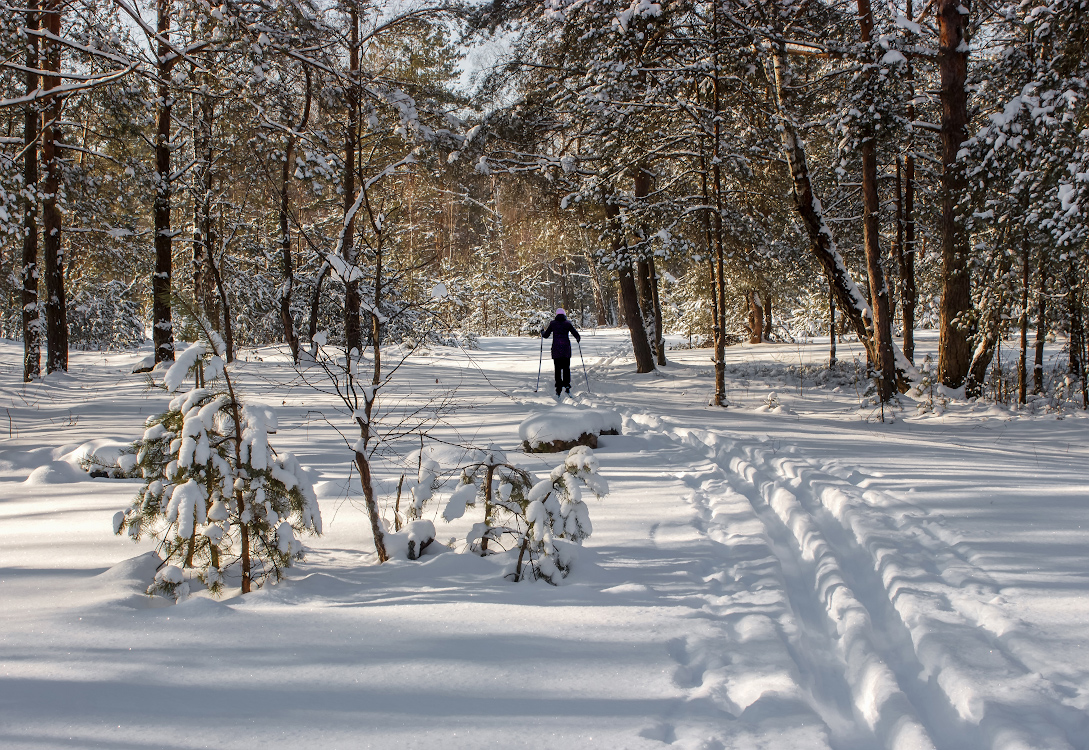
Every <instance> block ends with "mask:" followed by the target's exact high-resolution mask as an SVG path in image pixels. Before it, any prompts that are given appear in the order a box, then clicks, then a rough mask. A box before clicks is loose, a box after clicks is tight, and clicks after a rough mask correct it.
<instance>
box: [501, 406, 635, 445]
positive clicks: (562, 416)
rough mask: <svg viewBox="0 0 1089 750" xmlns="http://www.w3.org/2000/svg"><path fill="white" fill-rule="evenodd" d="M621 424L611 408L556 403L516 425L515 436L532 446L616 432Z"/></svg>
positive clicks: (619, 418) (617, 415)
mask: <svg viewBox="0 0 1089 750" xmlns="http://www.w3.org/2000/svg"><path fill="white" fill-rule="evenodd" d="M621 424H622V420H621V417H620V414H618V413H617V412H615V411H612V410H611V409H592V408H590V407H585V406H581V407H580V406H574V405H571V404H560V405H559V406H554V407H552V408H551V409H549V410H548V411H545V412H540V413H537V414H534V415H533V416H531V417H529V418H528V419H526V420H525V421H523V422H522V424H520V425H518V438H519V439H520V440H523V441H525V443H526V444H527V445H528V446H529V447H530V448H531V449H532V448H536V447H537V446H539V445H542V444H544V443H551V442H553V441H556V440H561V441H568V440H578V439H579V438H580V437H581V436H583V435H600V434H602V433H608V432H612V433H613V434H616V433H618V432H620V426H621Z"/></svg>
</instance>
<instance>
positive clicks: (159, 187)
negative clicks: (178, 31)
mask: <svg viewBox="0 0 1089 750" xmlns="http://www.w3.org/2000/svg"><path fill="white" fill-rule="evenodd" d="M170 10H171V0H158V14H159V24H158V33H159V45H158V49H157V51H156V53H157V54H158V58H159V66H158V75H159V97H158V99H157V101H156V105H155V106H156V117H157V123H156V128H155V172H156V184H155V203H154V207H153V214H154V217H153V218H154V232H155V235H154V236H155V273H154V275H153V276H152V277H151V297H152V302H151V306H152V314H151V318H152V343H153V345H154V347H155V363H156V364H158V363H159V362H170V361H173V359H174V325H173V321H172V317H171V310H170V293H171V273H172V258H171V232H170V192H171V191H170V177H171V174H170V124H171V121H170V117H171V111H172V105H173V98H172V96H171V92H170V75H171V70H172V68H173V64H172V63H171V62H170V60H171V56H170V54H171V50H170V44H169V36H170Z"/></svg>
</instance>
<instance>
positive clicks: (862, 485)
mask: <svg viewBox="0 0 1089 750" xmlns="http://www.w3.org/2000/svg"><path fill="white" fill-rule="evenodd" d="M919 335H920V336H921V338H922V341H921V345H922V347H923V348H925V349H930V350H932V349H933V345H934V341H933V339H932V338H928V337H927V332H925V331H924V332H920V334H919ZM480 345H481V349H479V350H474V351H471V352H468V353H466V352H464V351H462V350H458V349H446V348H437V349H435V350H433V351H432V352H431V353H430V354H429V355H428V356H426V357H421V358H415V359H413V360H410V362H409V363H408V364H407V365H406V366H405V367H404V368H403V369H402V370H401V371H400V372H399V373H398V375H397V376H396V379H395V380H394V385H393V388H392V389H391V393H390V394H385V395H384V396H383V398H384V399H385V400H384V401H383V404H385V405H387V406H388V407H389V408H390V409H391V410H392V412H393V414H392V415H391V416H392V417H396V415H397V414H402V413H404V414H407V413H411V412H412V411H413V410H415V409H418V408H420V407H422V406H426V405H427V404H428V403H429V402H430V403H435V402H437V401H439V400H441V399H443V398H445V399H447V401H446V403H449V404H451V405H452V407H453V408H448V409H444V410H443V411H442V414H441V417H440V420H439V423H438V424H436V425H435V426H434V427H433V428H432V429H431V435H432V436H433V437H435V438H439V439H441V440H443V441H446V442H445V443H443V444H441V450H436V455H438V456H439V457H440V458H442V459H443V460H442V461H440V464H442V466H443V469H450V468H453V466H455V465H456V464H457V462H458V461H459V460H460V459H461V454H460V453H459V449H458V448H457V447H455V446H457V445H466V444H471V445H474V446H477V447H487V446H489V445H492V444H496V445H498V446H499V447H501V448H502V449H504V450H506V451H507V453H508V456H509V457H510V458H512V459H514V460H516V461H517V462H518V463H519V464H520V465H522V466H524V467H525V468H527V469H529V470H531V471H533V472H535V473H536V474H537V475H538V476H547V473H548V471H549V470H550V469H551V468H552V467H553V466H555V464H556V461H557V460H558V459H557V457H556V456H554V455H539V454H533V455H526V454H522V453H521V452H520V450H519V449H518V445H519V443H520V436H519V425H520V424H521V423H522V422H523V421H524V420H526V419H527V418H528V417H530V416H531V415H532V414H535V413H540V412H542V411H543V410H544V409H546V408H547V407H550V406H552V405H553V404H554V403H555V402H554V401H553V400H552V399H551V398H550V397H548V396H545V395H543V394H535V393H534V392H533V379H534V377H535V376H536V372H537V355H538V342H537V341H536V340H535V339H528V338H527V339H498V338H482V339H480ZM826 346H827V345H826V343H825V344H820V343H813V344H804V345H803V344H774V345H773V344H763V345H757V346H747V345H746V346H737V347H732V348H730V349H728V350H727V356H728V358H729V365H728V370H727V385H728V387H729V389H730V390H729V394H728V395H729V398H730V401H731V404H732V406H731V408H729V409H727V410H725V411H722V410H717V409H713V408H709V407H708V406H707V405H706V404H707V403H708V399H709V397H710V395H711V392H712V390H713V373H712V370H711V365H710V362H709V357H708V353H707V351H705V350H676V351H671V352H670V364H669V366H668V367H666V368H663V370H662V371H661V372H659V373H654V374H650V375H636V374H634V372H633V370H634V368H633V367H632V365H631V355H630V353H631V345H630V339H629V338H628V334H627V331H618V330H599V331H597V332H596V335H594V334H591V332H589V331H587V332H586V335H584V337H583V339H582V351H583V353H584V354H585V355H586V366H587V369H588V372H589V378H590V387H591V391H592V392H591V393H587V392H586V383H585V382H584V380H583V378H582V371H581V367H578V365H577V364H574V365H573V368H572V369H573V375H574V379H575V383H574V388H573V391H577V393H576V395H575V398H574V403H575V404H576V405H578V406H579V407H588V408H596V409H606V410H614V411H616V412H617V413H619V414H620V416H621V418H622V421H623V425H622V434H620V435H616V436H603V437H602V438H601V441H600V448H599V449H598V450H596V451H595V453H596V455H597V458H598V460H599V462H600V465H601V473H602V474H603V475H604V476H605V477H606V478H607V480H608V483H609V485H610V488H611V492H610V494H609V495H608V496H607V497H606V498H605V499H604V500H600V501H599V500H595V499H590V500H588V504H589V506H590V514H591V517H592V520H593V527H594V534H593V536H592V537H590V539H589V540H587V542H586V543H585V546H584V548H583V549H582V550H581V551H580V553H579V557H578V560H577V562H576V564H575V567H574V569H573V572H572V574H571V575H570V577H569V578H567V579H565V580H564V581H563V584H562V585H560V586H555V587H554V586H549V585H547V584H545V583H543V582H532V581H524V582H521V583H518V584H513V583H510V582H508V581H506V580H504V579H503V578H502V571H501V567H502V561H501V560H499V559H498V558H499V557H501V556H496V557H494V558H491V557H490V558H480V557H476V556H473V555H469V554H459V553H458V552H457V551H453V550H448V549H447V548H445V547H443V546H442V545H441V544H439V542H441V543H445V542H446V540H448V539H449V538H451V537H453V536H455V535H457V534H459V533H460V534H461V535H462V536H464V529H465V528H467V527H468V526H469V525H470V524H471V523H472V522H474V521H476V520H479V519H477V518H476V516H475V515H474V511H473V510H472V509H470V510H469V512H467V513H466V515H465V517H464V518H462V519H459V520H457V521H455V522H453V523H446V522H445V521H444V520H443V519H442V517H441V515H440V513H441V510H442V505H443V504H442V503H441V502H437V501H436V502H433V503H431V504H428V505H427V506H426V512H425V518H426V519H429V520H431V521H433V522H434V524H435V528H436V531H437V543H436V544H435V545H432V547H439V549H438V550H435V551H433V550H432V548H429V549H428V554H427V555H425V556H424V558H423V559H422V560H421V561H419V562H410V561H408V560H405V559H403V558H402V559H395V560H393V561H391V562H390V563H388V564H386V565H382V566H378V565H377V564H376V559H375V555H374V548H373V544H372V542H371V536H370V529H369V526H368V522H367V520H366V517H365V514H364V513H363V512H362V503H361V500H360V498H359V480H358V476H356V475H355V474H354V473H353V472H352V470H351V464H350V458H351V455H350V451H349V446H350V445H351V442H352V438H351V437H350V435H351V423H350V420H349V417H348V415H346V414H343V413H340V412H338V411H337V408H336V404H335V403H334V400H333V398H332V397H330V396H329V395H328V394H326V393H322V392H320V391H319V390H316V389H315V388H313V387H311V386H310V385H308V381H309V382H311V383H319V382H320V378H319V374H318V373H317V372H315V371H306V372H304V373H302V374H301V375H300V374H299V373H296V371H295V370H294V369H293V368H292V367H291V366H290V363H289V359H287V358H285V357H284V356H283V355H282V354H281V353H279V352H277V351H276V350H274V349H262V350H258V351H256V352H255V351H248V352H245V353H244V356H245V357H247V361H244V362H240V363H238V365H237V366H236V368H235V370H234V372H235V377H236V378H238V379H239V380H240V382H241V384H242V385H241V387H242V388H243V390H244V391H245V393H246V395H247V396H248V397H249V398H250V399H251V400H253V401H256V402H260V403H265V404H268V405H269V406H272V407H274V411H275V412H276V416H277V418H278V427H279V429H278V431H277V433H276V435H275V445H276V448H277V449H278V450H287V451H290V452H292V453H293V454H295V455H296V456H297V457H298V458H299V460H300V461H301V462H302V463H303V464H304V465H307V466H309V467H311V468H312V469H315V470H316V471H317V472H318V473H319V474H320V477H319V480H320V481H319V483H318V485H317V491H318V498H319V501H320V503H321V510H322V516H323V519H324V535H323V536H321V537H305V538H303V539H302V541H303V542H304V543H305V544H306V545H307V547H308V550H309V551H308V554H307V559H306V561H305V562H303V563H301V564H299V565H298V567H296V568H293V569H291V570H290V571H289V576H288V579H287V580H285V581H283V582H281V583H279V584H277V585H270V586H267V587H265V588H263V589H261V590H259V591H257V592H255V593H253V594H250V595H247V596H245V597H241V596H238V595H237V594H236V593H235V589H232V590H230V591H229V592H228V593H227V595H225V596H224V597H223V598H221V599H219V600H214V599H210V598H207V597H206V596H203V595H199V594H198V595H195V596H193V597H191V598H189V599H187V600H185V601H183V602H182V603H180V604H178V605H174V604H172V603H171V602H170V601H169V600H166V599H163V598H161V597H155V598H151V597H148V596H146V595H144V594H143V593H142V592H143V590H144V588H146V586H147V585H148V583H149V582H150V579H151V577H152V575H154V571H155V567H156V565H157V561H156V559H155V558H154V557H153V556H152V555H149V554H148V553H149V552H151V551H152V550H153V549H154V544H153V542H150V541H146V540H145V541H143V542H141V543H140V544H133V543H132V542H131V541H130V540H128V539H127V538H124V537H117V536H114V535H113V534H112V533H111V532H112V529H111V518H112V516H113V514H114V513H115V512H116V511H118V510H121V509H123V508H125V507H126V506H127V505H128V504H129V502H130V501H131V499H132V496H133V494H134V493H135V492H136V490H137V489H138V488H139V487H140V484H141V483H140V481H139V480H118V479H90V478H89V477H88V476H87V475H86V474H85V473H83V472H81V471H79V470H78V469H77V468H76V467H78V462H79V458H80V457H81V455H82V454H86V453H87V451H88V450H92V451H94V452H95V453H96V454H98V455H100V456H106V455H110V456H113V455H116V451H117V450H118V449H119V448H120V446H121V445H123V444H126V443H128V442H130V441H132V440H133V439H135V438H137V437H139V436H140V434H141V432H142V430H143V422H144V420H145V419H146V418H147V417H148V416H150V415H152V414H155V413H158V412H160V411H162V410H163V409H164V408H165V406H166V404H167V402H168V401H169V396H168V395H167V394H166V393H165V392H163V391H158V390H148V389H147V387H146V381H145V380H144V379H142V377H141V376H138V375H132V374H129V373H130V372H131V370H132V367H133V364H134V363H135V362H136V361H137V360H138V359H139V358H140V357H141V356H143V352H132V353H128V354H95V353H75V354H73V356H72V364H71V370H70V374H67V375H59V376H58V375H51V376H49V377H47V378H46V379H45V381H44V382H42V383H35V384H30V385H24V384H22V383H21V382H20V379H21V370H20V369H19V366H20V348H19V346H18V345H17V344H15V343H12V342H3V343H0V352H2V354H3V359H2V362H3V364H2V365H0V406H3V407H4V408H5V412H4V414H3V415H2V417H0V418H2V419H3V421H6V422H7V424H6V425H5V424H3V423H2V422H0V434H4V435H5V437H4V440H3V443H2V444H0V600H2V601H3V602H4V604H5V606H4V607H3V610H2V613H0V618H2V620H0V671H2V678H0V679H2V683H0V747H4V748H37V749H44V748H91V747H102V748H131V749H135V748H198V747H213V746H214V747H221V748H252V747H255V746H258V745H261V746H271V747H287V746H295V747H322V748H358V747H375V748H390V747H406V748H413V747H421V748H423V747H435V746H442V747H446V748H461V747H464V748H478V747H504V748H505V747H557V748H558V747H607V748H660V747H664V746H667V745H672V746H676V747H680V748H791V749H793V748H824V747H830V748H839V749H844V750H846V749H849V748H858V749H860V750H861V749H863V748H882V747H884V748H898V749H899V750H909V749H916V748H930V747H933V748H948V749H951V750H952V749H958V750H959V749H965V750H977V749H978V750H984V749H994V750H1014V748H1089V645H1087V643H1089V571H1087V569H1086V565H1085V560H1086V552H1087V551H1089V447H1087V443H1086V437H1087V428H1089V419H1087V418H1086V415H1085V413H1083V412H1078V411H1073V412H1067V413H1066V414H1061V413H1060V414H1055V413H1046V412H1041V413H1039V414H1032V415H1027V414H1018V413H1013V412H1008V411H1006V410H1005V409H1003V408H1000V407H995V406H994V405H986V404H982V403H980V404H974V403H969V404H965V403H962V402H961V403H956V402H954V403H950V404H948V405H946V406H945V407H944V409H938V410H936V411H932V412H926V413H920V412H917V411H916V408H915V402H914V401H912V400H911V399H904V400H903V404H904V406H903V408H902V409H900V410H898V411H894V412H893V413H892V416H893V417H894V421H892V422H891V423H888V422H886V423H881V422H879V421H878V419H879V417H878V414H877V412H876V411H875V407H873V406H867V405H861V406H860V404H861V399H860V397H859V396H858V393H857V390H856V387H855V385H854V384H853V383H852V381H851V378H850V373H849V369H850V367H849V366H848V367H844V368H841V369H839V370H836V371H834V372H830V371H829V370H827V369H826V368H823V367H821V366H820V365H821V363H822V362H824V360H825V357H826ZM848 348H849V346H848V345H846V344H841V345H840V353H841V357H843V356H846V355H847V351H846V350H847V349H848ZM804 365H813V367H803V366H804ZM799 373H802V377H801V379H800V380H799ZM455 388H456V391H455V392H454V393H453V394H452V398H451V393H450V391H451V389H455ZM773 393H774V396H772V395H771V394H773ZM334 427H340V428H341V429H345V430H346V432H345V435H344V436H341V435H340V434H338V432H337V430H336V429H334ZM3 428H7V431H4V430H3ZM92 441H95V442H94V443H92ZM413 441H416V442H415V443H414V442H413ZM88 443H92V445H90V446H88ZM402 443H403V444H398V445H397V446H396V447H397V449H398V451H400V457H398V456H396V455H393V454H389V455H386V456H384V457H382V458H380V460H379V461H378V462H377V463H376V467H377V468H378V470H379V472H380V474H379V484H380V487H379V489H380V491H381V493H382V495H383V501H389V500H390V498H391V497H392V495H393V494H395V492H396V486H397V482H398V479H399V477H400V476H401V474H403V473H406V472H410V473H413V474H414V472H415V464H412V465H411V466H410V465H409V464H408V461H407V456H408V453H409V452H410V451H411V450H412V449H413V448H414V447H415V448H418V447H419V443H418V438H416V437H413V436H409V437H406V438H405V439H404V441H402ZM111 451H112V453H111ZM452 487H453V484H452V483H451V484H450V485H448V486H447V487H444V488H443V489H442V490H441V491H440V492H439V493H438V494H439V495H440V496H441V497H442V498H443V500H444V499H445V498H446V497H447V496H448V495H449V492H450V490H451V489H452Z"/></svg>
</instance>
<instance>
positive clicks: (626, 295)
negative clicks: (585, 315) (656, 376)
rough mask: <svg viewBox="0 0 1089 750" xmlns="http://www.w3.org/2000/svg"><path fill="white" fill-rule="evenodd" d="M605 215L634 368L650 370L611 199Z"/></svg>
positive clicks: (617, 215)
mask: <svg viewBox="0 0 1089 750" xmlns="http://www.w3.org/2000/svg"><path fill="white" fill-rule="evenodd" d="M605 217H606V220H607V221H608V223H609V230H610V234H612V242H613V247H612V250H613V257H615V258H616V263H617V269H616V270H617V276H618V280H619V282H620V301H621V303H622V304H623V306H624V317H625V319H626V320H627V323H628V330H629V331H630V332H631V344H632V349H633V351H634V353H635V371H636V372H651V371H653V370H654V354H653V352H651V350H650V344H649V343H648V341H647V330H646V328H645V327H644V325H643V315H642V313H641V312H640V311H639V292H638V291H637V290H636V288H635V277H634V274H633V272H632V263H631V258H630V256H629V255H628V248H627V244H628V243H627V240H626V239H625V237H624V228H623V227H622V226H621V223H620V206H618V205H617V204H616V203H615V202H613V201H606V203H605Z"/></svg>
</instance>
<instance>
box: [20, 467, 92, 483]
mask: <svg viewBox="0 0 1089 750" xmlns="http://www.w3.org/2000/svg"><path fill="white" fill-rule="evenodd" d="M86 478H87V475H86V474H85V473H83V472H82V471H80V470H79V469H77V468H76V467H75V466H72V464H70V463H68V462H67V461H50V462H49V463H47V464H46V465H45V466H39V467H38V468H37V469H35V470H34V471H32V472H30V476H28V477H27V478H26V482H24V484H31V485H34V484H71V483H73V482H82V481H83V480H85V479H86Z"/></svg>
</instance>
